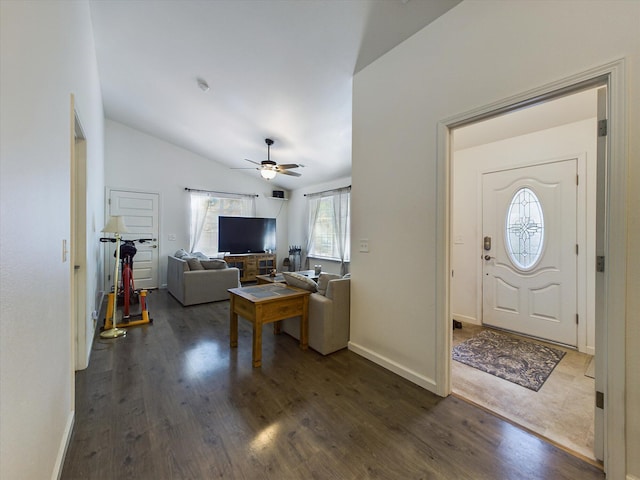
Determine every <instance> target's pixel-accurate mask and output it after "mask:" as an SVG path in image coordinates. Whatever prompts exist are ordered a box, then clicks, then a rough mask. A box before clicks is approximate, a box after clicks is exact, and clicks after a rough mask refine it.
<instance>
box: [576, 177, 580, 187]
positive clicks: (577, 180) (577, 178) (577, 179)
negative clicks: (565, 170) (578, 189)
mask: <svg viewBox="0 0 640 480" xmlns="http://www.w3.org/2000/svg"><path fill="white" fill-rule="evenodd" d="M576 185H580V175H576Z"/></svg>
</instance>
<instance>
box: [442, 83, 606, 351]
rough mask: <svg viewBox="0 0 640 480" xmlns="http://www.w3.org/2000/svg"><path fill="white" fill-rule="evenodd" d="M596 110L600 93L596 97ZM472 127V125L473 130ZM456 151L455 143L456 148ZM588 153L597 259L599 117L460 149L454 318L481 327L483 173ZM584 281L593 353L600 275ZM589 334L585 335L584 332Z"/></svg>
mask: <svg viewBox="0 0 640 480" xmlns="http://www.w3.org/2000/svg"><path fill="white" fill-rule="evenodd" d="M592 105H593V111H594V113H595V110H596V97H595V91H594V94H593V96H592ZM470 128H473V127H470ZM454 149H455V145H454ZM580 154H584V158H585V164H586V165H585V167H586V172H585V173H586V175H583V176H584V177H585V178H582V182H583V185H584V186H585V187H586V189H587V191H588V192H590V193H587V196H586V197H587V198H586V200H587V204H586V205H585V208H586V210H585V213H586V217H585V220H586V223H587V226H586V230H587V239H586V240H587V243H583V244H582V245H581V248H582V255H583V257H582V259H590V258H591V259H592V258H595V188H596V183H595V180H596V118H595V117H594V118H592V119H589V120H582V121H580V122H574V123H571V124H569V125H563V126H561V127H555V128H552V129H548V130H542V131H539V132H535V133H530V134H528V135H520V136H518V137H514V138H510V139H508V140H502V141H498V142H492V143H487V144H484V145H480V146H476V147H472V148H465V149H462V150H456V151H455V152H454V153H453V157H452V158H453V160H452V162H453V167H452V168H453V186H452V204H453V207H452V208H453V212H454V213H453V218H452V235H451V236H452V239H451V240H452V245H451V268H452V270H453V271H454V275H453V277H452V279H451V315H452V317H453V318H455V319H457V320H461V321H466V322H471V323H475V324H478V325H479V324H481V323H482V298H481V294H482V291H481V290H480V289H479V285H480V283H481V278H482V265H483V260H481V253H482V202H481V200H482V193H481V190H482V183H481V182H482V173H483V172H486V171H489V170H496V169H501V168H511V167H514V166H524V165H527V164H534V163H540V162H546V161H549V160H553V159H560V158H570V157H572V156H576V155H580ZM584 276H585V275H581V276H580V277H581V278H580V279H579V280H580V282H583V280H585V281H584V287H585V288H586V291H587V292H591V294H589V295H587V297H586V298H584V299H582V300H583V301H584V302H588V304H585V305H584V306H583V307H584V310H585V313H586V315H585V314H583V315H581V317H582V318H583V319H584V321H583V323H582V324H581V326H580V327H579V328H580V329H581V338H580V340H581V346H580V347H581V348H580V351H585V352H587V353H590V354H593V353H594V349H595V343H594V340H595V336H594V333H595V316H594V315H595V313H594V311H595V298H594V296H593V292H594V289H595V271H594V270H593V269H587V272H586V277H587V278H584V279H583V278H582V277H584ZM582 330H584V331H582Z"/></svg>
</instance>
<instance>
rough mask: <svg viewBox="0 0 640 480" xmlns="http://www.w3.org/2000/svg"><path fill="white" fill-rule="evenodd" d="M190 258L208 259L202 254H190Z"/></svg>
mask: <svg viewBox="0 0 640 480" xmlns="http://www.w3.org/2000/svg"><path fill="white" fill-rule="evenodd" d="M191 256H192V257H195V258H199V259H200V260H209V257H207V256H206V255H205V254H204V253H202V252H193V253H192V254H191Z"/></svg>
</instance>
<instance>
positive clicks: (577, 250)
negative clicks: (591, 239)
mask: <svg viewBox="0 0 640 480" xmlns="http://www.w3.org/2000/svg"><path fill="white" fill-rule="evenodd" d="M579 251H580V248H579V247H578V244H577V243H576V255H579V254H580V253H579Z"/></svg>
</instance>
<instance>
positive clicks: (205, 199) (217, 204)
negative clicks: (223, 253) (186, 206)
mask: <svg viewBox="0 0 640 480" xmlns="http://www.w3.org/2000/svg"><path fill="white" fill-rule="evenodd" d="M190 194H191V217H190V218H191V219H190V226H189V234H190V240H189V249H190V251H191V252H202V253H204V254H205V255H209V256H213V255H216V254H217V253H218V217H219V216H226V217H233V216H236V217H254V216H255V210H256V207H255V195H244V194H233V193H219V192H203V191H197V190H191V191H190Z"/></svg>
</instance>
